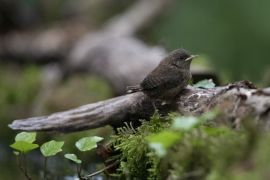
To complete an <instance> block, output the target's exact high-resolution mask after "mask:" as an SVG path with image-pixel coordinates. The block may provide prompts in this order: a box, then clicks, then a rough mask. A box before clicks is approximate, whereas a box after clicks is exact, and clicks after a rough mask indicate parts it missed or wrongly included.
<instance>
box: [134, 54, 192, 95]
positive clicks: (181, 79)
mask: <svg viewBox="0 0 270 180" xmlns="http://www.w3.org/2000/svg"><path fill="white" fill-rule="evenodd" d="M190 57H191V55H190V54H189V53H188V52H187V51H185V50H183V49H177V50H175V51H173V52H171V53H170V54H169V55H168V56H167V57H165V58H164V59H163V60H162V61H161V62H160V63H159V65H158V66H157V67H156V68H155V69H154V70H153V71H152V72H150V73H149V74H148V75H147V76H146V77H145V78H144V80H143V81H142V82H141V83H140V85H137V86H131V87H129V90H130V91H131V92H134V91H143V92H144V93H145V94H146V95H147V96H149V97H150V98H152V99H160V100H169V99H172V98H174V97H175V96H176V95H177V94H178V93H179V92H180V91H181V90H182V89H183V88H185V87H186V86H187V85H188V82H189V80H190V79H191V73H190V62H191V61H190V60H191V59H192V58H191V59H190V60H189V59H188V58H190ZM186 60H188V61H186Z"/></svg>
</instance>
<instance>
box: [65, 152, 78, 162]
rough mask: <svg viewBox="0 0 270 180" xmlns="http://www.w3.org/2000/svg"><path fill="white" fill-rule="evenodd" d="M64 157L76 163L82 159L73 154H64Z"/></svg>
mask: <svg viewBox="0 0 270 180" xmlns="http://www.w3.org/2000/svg"><path fill="white" fill-rule="evenodd" d="M65 158H67V159H69V160H71V161H73V162H75V163H77V164H81V163H82V161H81V160H80V159H78V157H77V156H76V155H75V154H65Z"/></svg>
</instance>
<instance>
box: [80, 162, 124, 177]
mask: <svg viewBox="0 0 270 180" xmlns="http://www.w3.org/2000/svg"><path fill="white" fill-rule="evenodd" d="M119 163H120V161H115V162H114V163H112V164H110V165H109V166H106V167H104V168H103V169H101V170H99V171H96V172H94V173H92V174H89V175H86V176H84V177H82V179H88V178H90V177H93V176H96V175H98V174H100V173H102V172H103V171H106V170H107V169H110V168H111V167H113V166H115V165H117V164H119Z"/></svg>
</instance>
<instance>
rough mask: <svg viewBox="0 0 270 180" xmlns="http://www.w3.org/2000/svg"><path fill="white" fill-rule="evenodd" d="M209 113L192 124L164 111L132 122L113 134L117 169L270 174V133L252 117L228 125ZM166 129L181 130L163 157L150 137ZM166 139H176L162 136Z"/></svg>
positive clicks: (163, 175) (132, 175) (138, 173)
mask: <svg viewBox="0 0 270 180" xmlns="http://www.w3.org/2000/svg"><path fill="white" fill-rule="evenodd" d="M206 117H208V118H210V116H206V115H203V116H202V117H197V119H198V120H203V121H200V122H203V123H199V124H194V126H190V128H189V129H175V128H173V126H172V125H171V122H172V121H175V119H178V120H179V117H176V116H175V115H170V116H168V117H160V116H159V115H158V114H157V113H156V114H155V115H154V116H153V117H152V118H151V120H150V121H149V122H145V121H143V124H142V126H140V127H139V128H138V129H136V130H134V128H132V126H131V125H127V126H125V127H123V128H121V129H120V130H119V133H118V134H117V135H116V136H115V137H114V138H113V141H114V145H115V148H116V150H118V151H119V152H120V162H121V163H120V167H119V169H118V170H119V171H118V173H117V175H118V176H119V177H121V178H123V179H167V178H169V179H195V180H201V179H207V180H216V179H221V180H222V179H224V180H225V179H236V180H242V179H250V178H249V177H252V178H251V179H265V177H268V176H267V175H269V173H268V172H269V170H270V168H269V167H270V159H269V158H268V154H269V152H270V149H269V147H270V141H269V137H270V133H268V132H260V131H258V127H256V126H255V125H254V124H252V123H244V125H243V128H242V129H241V130H234V129H231V128H229V127H225V126H224V125H215V126H211V125H209V124H211V123H209V121H211V119H213V117H211V118H210V119H208V120H207V119H206ZM182 118H185V117H181V119H182ZM189 119H190V118H188V117H187V118H186V120H187V121H188V120H189ZM245 121H246V122H251V121H248V120H245ZM163 132H171V133H175V135H179V140H177V142H175V143H174V144H173V145H172V146H170V147H168V149H166V147H165V150H166V152H167V153H166V155H165V156H163V157H162V156H158V155H157V154H156V153H155V151H154V150H152V149H151V148H150V146H149V142H148V141H147V139H149V138H148V137H149V136H150V135H151V136H153V135H154V134H158V136H156V138H157V137H158V138H162V137H160V135H161V134H166V133H163ZM156 138H155V139H156ZM164 138H165V137H164ZM166 138H168V136H166ZM164 141H170V139H162V141H160V142H164ZM160 145H161V146H162V144H160ZM163 148H164V147H163Z"/></svg>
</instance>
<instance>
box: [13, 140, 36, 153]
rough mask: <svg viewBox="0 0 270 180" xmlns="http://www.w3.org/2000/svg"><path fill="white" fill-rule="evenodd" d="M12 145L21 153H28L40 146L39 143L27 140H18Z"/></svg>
mask: <svg viewBox="0 0 270 180" xmlns="http://www.w3.org/2000/svg"><path fill="white" fill-rule="evenodd" d="M10 147H12V148H13V149H15V150H17V151H19V152H21V153H27V152H29V151H31V150H33V149H36V148H38V145H37V144H33V143H29V142H25V141H16V142H15V143H13V144H11V145H10Z"/></svg>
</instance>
